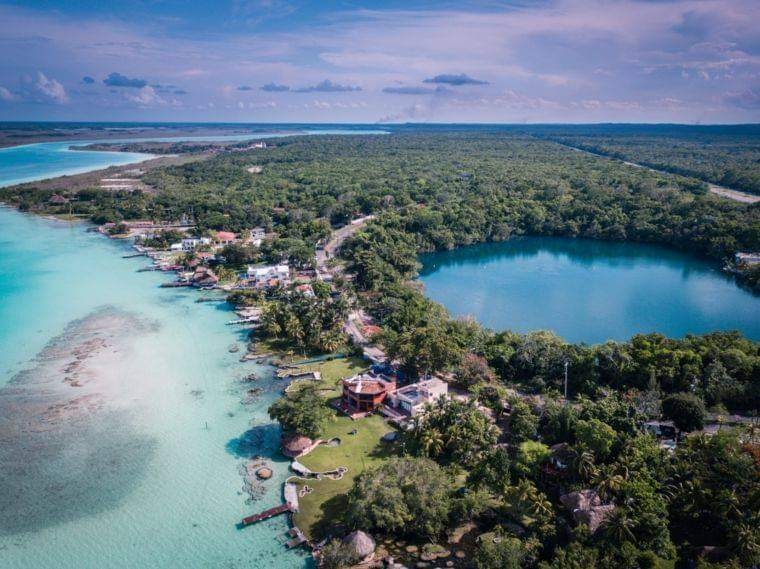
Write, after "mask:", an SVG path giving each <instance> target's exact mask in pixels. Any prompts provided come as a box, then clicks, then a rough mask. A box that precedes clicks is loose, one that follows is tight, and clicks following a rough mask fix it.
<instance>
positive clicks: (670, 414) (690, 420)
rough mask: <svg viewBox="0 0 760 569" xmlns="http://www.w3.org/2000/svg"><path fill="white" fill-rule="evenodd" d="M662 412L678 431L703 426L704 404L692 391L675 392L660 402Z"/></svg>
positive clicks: (692, 429) (695, 429) (697, 428)
mask: <svg viewBox="0 0 760 569" xmlns="http://www.w3.org/2000/svg"><path fill="white" fill-rule="evenodd" d="M662 413H663V415H665V417H666V418H668V419H670V420H671V421H673V423H674V424H675V426H676V428H677V429H678V430H680V431H687V432H689V431H698V430H700V429H702V428H703V427H704V421H705V405H704V403H702V400H701V399H700V398H699V397H697V396H696V395H694V394H693V393H675V394H673V395H669V396H668V397H666V398H665V399H664V400H663V402H662Z"/></svg>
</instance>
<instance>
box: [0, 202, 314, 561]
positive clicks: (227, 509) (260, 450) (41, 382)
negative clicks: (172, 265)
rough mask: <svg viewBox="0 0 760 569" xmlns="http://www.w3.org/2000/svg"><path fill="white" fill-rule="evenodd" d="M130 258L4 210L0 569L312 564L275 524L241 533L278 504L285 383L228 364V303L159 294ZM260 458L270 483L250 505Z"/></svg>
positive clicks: (74, 232) (72, 230) (0, 244)
mask: <svg viewBox="0 0 760 569" xmlns="http://www.w3.org/2000/svg"><path fill="white" fill-rule="evenodd" d="M127 251H128V249H127V248H126V244H123V243H119V242H114V241H110V240H108V239H105V238H103V237H102V236H99V235H97V234H94V233H91V232H87V231H86V227H85V226H84V225H82V224H77V225H70V224H68V223H65V222H60V221H52V220H46V219H41V218H35V217H31V216H28V215H23V214H20V213H18V212H15V211H13V210H10V209H7V208H0V259H2V263H0V272H1V273H2V275H0V385H2V387H0V423H1V424H0V429H1V430H2V432H3V433H4V434H3V437H2V438H1V439H0V479H2V480H3V484H4V487H5V488H6V492H4V493H3V496H2V497H0V566H1V567H3V568H30V567H72V568H74V567H77V568H79V567H83V568H89V567H93V568H94V567H199V568H200V567H303V566H305V565H307V564H308V560H307V559H306V558H305V557H304V556H303V555H302V554H298V553H293V552H289V551H287V550H286V549H285V548H284V546H283V541H284V538H285V532H286V530H287V526H286V520H285V519H284V518H278V519H272V520H269V521H267V522H264V523H262V524H259V525H258V526H255V527H250V528H247V529H245V530H237V529H236V528H235V523H236V522H237V521H238V520H240V519H241V518H242V517H243V516H245V515H247V514H250V513H252V512H254V511H258V510H260V509H264V508H266V507H270V506H272V505H275V504H277V503H279V502H280V501H281V483H282V481H283V480H284V478H285V476H286V470H287V463H286V462H285V461H284V460H283V459H282V458H281V457H279V456H278V453H277V442H278V437H279V431H278V428H277V427H276V425H274V424H273V423H272V422H271V421H270V420H269V418H268V417H267V415H266V408H267V407H268V405H269V403H270V402H271V401H273V400H274V399H275V398H276V397H278V395H279V391H280V390H281V389H282V383H281V382H279V381H278V380H275V379H272V378H271V369H270V368H266V367H262V366H257V365H255V364H250V363H249V364H242V363H240V362H239V361H238V359H239V354H232V353H229V351H228V349H229V347H230V344H231V343H233V342H235V341H238V342H240V343H241V346H242V342H241V338H240V337H239V336H238V333H237V332H236V331H235V330H234V329H232V328H231V327H229V326H225V322H226V321H227V320H229V319H230V317H231V313H230V312H229V311H228V310H227V307H226V305H225V304H223V303H203V304H198V303H196V302H195V300H196V298H197V293H194V292H191V291H180V292H178V291H177V290H176V289H174V290H173V289H161V288H159V287H158V285H159V284H160V282H161V281H162V279H163V278H165V277H164V276H162V275H159V274H157V273H150V272H149V273H138V272H136V271H137V269H138V268H139V267H140V266H142V265H143V264H145V260H144V259H122V258H121V255H122V254H124V253H125V252H127ZM252 372H256V373H257V374H258V375H259V377H260V379H259V380H258V381H257V382H256V384H255V386H256V387H261V388H263V389H264V393H263V394H262V395H261V396H260V397H259V398H258V399H256V400H254V401H253V402H252V403H248V404H246V403H244V400H245V399H246V390H247V389H248V388H250V387H251V386H250V385H247V384H245V383H243V382H241V381H240V379H241V378H242V377H243V376H245V375H247V374H249V373H252ZM255 455H263V456H265V457H268V458H269V462H270V463H271V464H272V465H273V467H274V470H275V476H274V477H273V479H271V480H269V481H267V482H266V483H264V487H263V489H264V494H263V495H262V496H261V497H260V499H259V500H258V501H256V502H254V503H247V502H248V498H249V496H248V495H247V494H246V493H245V492H244V491H243V478H242V476H241V472H240V467H241V465H242V464H243V462H244V460H245V459H247V458H248V457H250V456H255Z"/></svg>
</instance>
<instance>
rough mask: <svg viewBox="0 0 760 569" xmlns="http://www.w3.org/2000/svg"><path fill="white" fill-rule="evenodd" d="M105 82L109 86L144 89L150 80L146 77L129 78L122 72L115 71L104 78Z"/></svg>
mask: <svg viewBox="0 0 760 569" xmlns="http://www.w3.org/2000/svg"><path fill="white" fill-rule="evenodd" d="M103 84H104V85H108V86H109V87H127V88H131V89H142V88H143V87H145V86H146V85H147V84H148V82H147V81H146V80H145V79H137V78H129V77H127V76H125V75H122V74H121V73H117V72H115V71H114V72H113V73H111V74H109V75H108V77H106V78H105V79H103Z"/></svg>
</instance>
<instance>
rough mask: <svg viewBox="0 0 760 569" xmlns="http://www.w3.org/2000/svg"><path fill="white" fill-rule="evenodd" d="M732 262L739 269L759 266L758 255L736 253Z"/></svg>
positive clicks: (759, 254) (759, 259)
mask: <svg viewBox="0 0 760 569" xmlns="http://www.w3.org/2000/svg"><path fill="white" fill-rule="evenodd" d="M734 262H735V263H736V265H737V266H738V267H740V268H749V267H754V266H755V265H758V264H760V253H737V254H736V255H734Z"/></svg>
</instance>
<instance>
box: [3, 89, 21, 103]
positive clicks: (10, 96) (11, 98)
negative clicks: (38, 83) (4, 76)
mask: <svg viewBox="0 0 760 569" xmlns="http://www.w3.org/2000/svg"><path fill="white" fill-rule="evenodd" d="M17 99H18V97H16V95H14V94H13V93H11V92H10V91H9V90H8V89H6V88H5V87H2V86H0V101H5V102H6V103H11V102H13V101H15V100H17Z"/></svg>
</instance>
